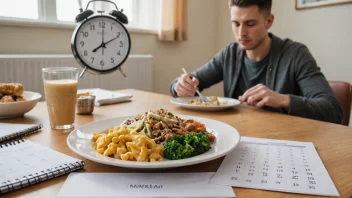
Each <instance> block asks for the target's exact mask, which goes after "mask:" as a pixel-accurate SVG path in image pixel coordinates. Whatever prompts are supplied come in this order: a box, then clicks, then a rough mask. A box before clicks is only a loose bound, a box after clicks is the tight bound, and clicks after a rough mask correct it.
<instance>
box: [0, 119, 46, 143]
mask: <svg viewBox="0 0 352 198" xmlns="http://www.w3.org/2000/svg"><path fill="white" fill-rule="evenodd" d="M42 127H43V125H41V124H10V123H0V142H4V141H9V140H12V139H15V138H20V137H22V136H25V135H29V134H32V133H36V132H38V131H39V130H40V129H41V128H42Z"/></svg>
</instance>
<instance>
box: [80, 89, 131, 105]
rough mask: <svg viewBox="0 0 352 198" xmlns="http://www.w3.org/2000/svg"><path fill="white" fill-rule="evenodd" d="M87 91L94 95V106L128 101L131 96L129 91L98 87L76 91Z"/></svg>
mask: <svg viewBox="0 0 352 198" xmlns="http://www.w3.org/2000/svg"><path fill="white" fill-rule="evenodd" d="M86 92H89V93H90V94H91V95H95V106H101V105H108V104H115V103H120V102H126V101H130V99H131V97H132V96H133V95H132V94H130V93H121V92H115V91H109V90H105V89H100V88H94V89H79V90H78V91H77V93H79V94H80V93H86Z"/></svg>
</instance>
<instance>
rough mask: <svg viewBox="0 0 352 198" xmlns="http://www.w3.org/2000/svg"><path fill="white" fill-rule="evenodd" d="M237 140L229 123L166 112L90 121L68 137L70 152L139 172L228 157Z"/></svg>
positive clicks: (234, 131) (157, 111)
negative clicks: (138, 169) (136, 169)
mask: <svg viewBox="0 0 352 198" xmlns="http://www.w3.org/2000/svg"><path fill="white" fill-rule="evenodd" d="M239 141H240V134H239V133H238V131H237V130H236V129H235V128H233V127H232V126H230V125H228V124H225V123H222V122H219V121H216V120H212V119H208V118H202V117H196V116H188V115H174V114H173V113H171V112H169V111H167V110H165V109H159V110H156V111H149V112H145V113H143V114H140V115H137V116H129V117H119V118H112V119H107V120H101V121H97V122H93V123H89V124H87V125H84V126H81V127H79V128H78V129H76V130H74V131H72V132H71V133H70V134H69V135H68V137H67V144H68V146H69V148H70V149H71V150H72V151H74V152H75V153H77V154H79V155H81V156H82V157H84V158H86V159H89V160H92V161H95V162H98V163H102V164H109V165H113V166H119V167H126V168H140V169H158V168H173V167H180V166H188V165H193V164H199V163H203V162H207V161H210V160H214V159H217V158H220V157H222V156H225V155H226V154H228V153H230V152H231V151H232V150H233V149H234V148H235V147H236V146H237V145H238V143H239Z"/></svg>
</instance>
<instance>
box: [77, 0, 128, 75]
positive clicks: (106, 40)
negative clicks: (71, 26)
mask: <svg viewBox="0 0 352 198" xmlns="http://www.w3.org/2000/svg"><path fill="white" fill-rule="evenodd" d="M94 1H103V2H108V3H112V4H114V6H115V8H116V10H112V11H110V12H109V15H104V11H97V12H98V13H99V14H97V15H94V12H93V11H92V10H89V9H88V6H89V4H90V3H91V2H94ZM79 3H80V1H79ZM80 11H81V13H80V14H79V15H77V16H76V22H81V23H80V24H79V25H78V26H77V27H76V29H75V30H74V32H73V35H72V39H71V49H72V53H73V55H74V57H75V59H76V60H77V61H78V63H79V64H80V65H81V66H82V67H83V68H84V69H83V71H82V72H81V74H80V77H82V76H83V74H84V72H85V71H86V70H87V69H88V70H90V71H92V72H93V73H99V74H105V73H109V72H112V71H115V70H116V69H119V70H120V72H121V73H122V74H123V75H124V76H125V77H126V75H125V74H124V73H123V71H122V69H121V65H122V64H123V63H124V62H125V61H126V59H127V58H128V55H129V53H130V50H131V38H130V34H129V33H128V31H127V29H126V27H125V26H124V24H128V19H127V16H126V15H125V14H123V10H122V9H121V11H120V10H118V8H117V6H116V4H115V3H114V2H112V1H108V0H92V1H89V3H88V4H87V7H86V9H85V10H84V11H83V9H82V6H81V3H80Z"/></svg>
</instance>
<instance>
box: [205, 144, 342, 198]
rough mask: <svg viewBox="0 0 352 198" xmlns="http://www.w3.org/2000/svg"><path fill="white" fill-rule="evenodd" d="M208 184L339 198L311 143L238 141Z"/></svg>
mask: <svg viewBox="0 0 352 198" xmlns="http://www.w3.org/2000/svg"><path fill="white" fill-rule="evenodd" d="M211 183H214V184H222V185H230V186H237V187H247V188H258V189H264V190H273V191H283V192H293V193H303V194H314V195H327V196H339V193H338V192H337V190H336V188H335V185H334V183H333V182H332V180H331V178H330V176H329V174H328V172H327V171H326V169H325V167H324V165H323V163H322V161H321V159H320V158H319V155H318V153H317V152H316V150H315V148H314V145H313V143H311V142H294V141H282V140H270V139H259V138H249V137H242V138H241V142H240V144H239V145H238V147H236V149H235V150H234V151H233V152H232V153H230V154H228V155H227V156H226V158H225V160H224V161H223V163H222V164H221V166H220V167H219V169H218V171H217V173H216V174H215V176H214V177H213V178H212V180H211Z"/></svg>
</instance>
